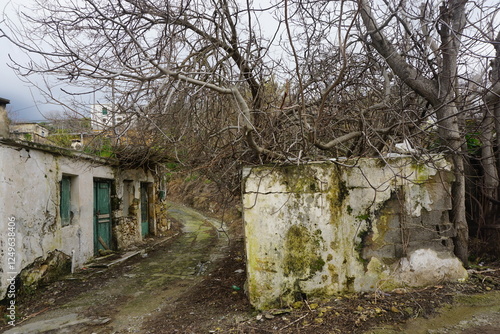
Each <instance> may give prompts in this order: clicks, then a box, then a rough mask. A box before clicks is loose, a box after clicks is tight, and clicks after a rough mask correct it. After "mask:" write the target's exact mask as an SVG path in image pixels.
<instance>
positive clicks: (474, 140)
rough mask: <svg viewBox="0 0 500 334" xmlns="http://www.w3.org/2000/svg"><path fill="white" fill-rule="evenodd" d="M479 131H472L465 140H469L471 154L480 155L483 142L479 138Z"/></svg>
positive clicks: (468, 146) (468, 148)
mask: <svg viewBox="0 0 500 334" xmlns="http://www.w3.org/2000/svg"><path fill="white" fill-rule="evenodd" d="M479 135H480V133H479V132H471V133H467V134H466V135H465V140H466V142H467V152H469V154H471V155H480V153H481V152H480V151H481V146H482V142H481V139H479Z"/></svg>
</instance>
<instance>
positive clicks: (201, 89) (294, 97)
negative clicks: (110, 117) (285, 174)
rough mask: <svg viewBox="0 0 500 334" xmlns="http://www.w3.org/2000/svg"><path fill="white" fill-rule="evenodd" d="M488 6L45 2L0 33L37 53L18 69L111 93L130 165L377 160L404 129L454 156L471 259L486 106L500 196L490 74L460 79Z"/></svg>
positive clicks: (461, 242) (477, 48)
mask: <svg viewBox="0 0 500 334" xmlns="http://www.w3.org/2000/svg"><path fill="white" fill-rule="evenodd" d="M485 1H486V0H485ZM375 4H377V6H375ZM440 4H441V3H440ZM485 4H486V2H485V3H481V4H479V3H477V4H476V3H474V4H473V3H471V4H470V5H469V7H468V1H467V0H447V1H444V2H443V3H442V4H441V5H438V1H427V2H424V3H423V4H422V5H419V4H413V3H410V2H408V1H405V0H402V1H393V0H383V1H380V2H370V1H369V0H356V1H354V0H337V1H327V0H320V1H314V2H304V1H296V0H284V1H282V2H278V3H277V4H274V5H270V6H269V7H266V8H261V7H259V6H258V5H257V4H254V3H253V2H252V1H246V2H239V1H236V0H211V1H187V0H176V1H160V0H146V1H144V0H140V1H139V0H118V1H109V0H105V1H97V0H81V1H66V0H56V1H50V2H46V1H39V2H38V3H37V6H36V7H37V8H36V11H35V12H28V11H26V12H23V13H20V15H21V17H22V22H23V25H22V26H20V27H16V26H15V25H13V24H9V25H8V26H9V27H10V28H9V30H6V29H1V31H0V34H1V36H3V37H7V38H9V39H10V40H11V41H12V42H13V43H15V44H17V45H18V46H19V47H21V48H23V49H24V50H25V51H26V52H27V53H28V54H30V55H32V56H33V62H31V63H29V64H21V63H15V64H14V66H15V67H16V68H17V69H18V71H19V72H20V73H21V74H23V75H29V74H33V73H41V74H50V75H52V76H55V77H56V78H57V79H58V80H59V81H60V82H64V83H65V84H66V85H68V84H72V85H74V87H76V88H74V89H73V90H70V88H69V86H68V87H65V88H64V90H65V91H67V92H68V93H69V94H70V95H72V96H74V97H79V96H82V95H83V94H85V93H95V92H97V93H99V92H100V91H106V90H107V91H108V92H109V93H108V94H107V96H106V97H102V98H101V99H107V100H108V102H111V103H112V104H113V105H116V106H117V108H116V109H121V110H127V111H131V112H133V113H134V115H135V116H134V117H137V118H138V119H139V125H138V127H137V128H136V129H135V130H134V131H132V132H130V131H129V132H128V137H129V139H130V138H132V139H130V140H128V141H125V140H122V144H123V145H122V148H126V149H124V150H122V151H121V152H119V154H121V155H122V156H123V157H124V159H125V160H127V159H128V158H127V156H128V157H129V158H130V157H133V158H134V159H135V158H137V154H139V157H140V159H139V160H141V161H147V160H150V159H152V157H155V158H154V159H153V160H156V161H160V160H161V159H163V161H164V160H172V161H178V162H182V163H186V164H192V165H200V164H202V165H210V166H212V167H214V168H213V170H214V171H218V172H220V173H219V174H218V175H219V176H218V177H220V178H224V177H225V176H226V177H227V173H226V170H227V169H225V168H221V166H223V165H231V166H238V165H239V164H242V163H260V162H269V161H287V160H288V161H299V162H300V161H301V160H306V159H317V158H324V157H332V156H347V157H349V156H382V155H384V154H385V153H387V152H388V151H390V150H392V149H393V146H394V143H395V142H400V141H402V140H403V139H406V140H407V141H410V142H411V143H412V144H413V145H414V146H415V147H418V148H419V151H420V152H423V151H428V152H437V151H440V152H446V153H449V154H451V155H452V157H453V163H454V167H455V178H456V182H455V183H454V186H453V194H452V195H453V213H452V220H453V222H454V225H455V228H456V231H457V238H456V240H455V241H456V254H457V255H458V256H459V257H460V259H461V260H462V261H464V263H466V262H467V240H468V225H467V220H466V212H465V207H466V205H465V184H466V175H465V168H466V167H467V165H466V161H467V150H466V149H465V146H466V140H465V133H464V131H465V130H466V127H465V123H466V122H465V117H466V116H467V115H472V114H473V113H474V112H473V110H472V109H474V108H475V109H478V110H479V109H480V106H481V105H482V106H483V108H482V110H483V114H484V116H485V117H483V119H484V122H482V123H481V124H482V125H481V126H482V127H483V130H481V132H482V134H483V136H484V139H483V144H484V145H483V148H482V149H483V158H482V160H481V161H482V163H483V166H484V171H485V175H488V177H486V176H485V177H484V182H483V185H484V187H483V188H484V189H485V190H486V189H490V190H489V191H488V192H484V194H487V195H488V196H489V197H491V198H492V201H491V203H495V201H497V200H498V159H499V156H498V154H499V153H498V152H499V150H498V145H499V143H498V136H496V134H497V133H498V131H499V126H498V110H499V109H500V108H498V107H497V106H498V105H499V102H498V98H497V97H498V95H499V94H498V93H499V92H500V88H498V87H500V86H499V85H498V83H497V81H498V76H495V75H492V80H493V81H492V83H491V85H489V86H488V87H489V88H490V89H489V91H490V93H489V94H486V95H485V94H483V93H484V91H483V89H486V88H487V87H486V86H487V85H486V84H484V83H483V84H481V83H476V85H475V87H476V88H475V90H473V91H470V90H466V89H465V88H464V87H465V86H464V83H466V82H467V81H471V80H472V77H473V76H472V75H470V74H469V73H468V72H467V70H466V69H468V68H473V67H474V66H475V65H476V59H481V57H484V51H483V50H482V49H481V45H482V44H488V45H490V43H493V44H494V45H497V44H495V43H497V42H494V41H493V38H492V37H488V36H489V35H488V34H487V33H484V31H494V30H495V29H497V27H496V26H495V25H494V23H493V21H491V20H490V19H491V18H493V17H494V13H495V12H496V11H497V10H498V9H497V8H496V7H498V6H496V5H492V6H489V7H488V6H486V5H485ZM270 23H272V24H271V25H270V26H267V25H269V24H270ZM485 24H486V25H487V27H486V28H487V29H485V26H484V25H485ZM264 25H266V26H265V27H264ZM270 27H271V28H270ZM481 31H483V33H482V34H481ZM492 41H493V42H492ZM374 51H376V52H374ZM483 60H484V58H483ZM479 63H481V62H480V60H479ZM483 63H484V62H483ZM494 64H496V63H494ZM495 69H496V70H498V66H497V67H495V66H493V72H492V73H494V72H495ZM476 72H477V71H476ZM476 75H477V73H476ZM110 88H112V89H110ZM47 92H48V95H49V96H53V95H52V94H51V92H53V90H51V89H49V90H47ZM483 95H485V98H484V101H486V104H485V103H483V102H482V101H483V100H482V99H481V98H482V96H483ZM54 97H55V96H54ZM471 106H473V107H471ZM476 114H477V113H476ZM488 115H489V116H490V118H488V117H486V116H488ZM429 120H431V123H432V122H435V124H430V125H429V124H428V122H429ZM434 125H435V126H437V127H438V131H437V132H438V133H437V137H436V138H434V137H433V136H435V135H436V134H435V133H433V132H432V131H431V130H430V129H431V128H432V127H433V126H434ZM125 128H126V127H125ZM120 131H122V130H120V126H119V125H118V126H117V128H116V131H115V136H116V137H118V138H122V139H123V138H125V137H124V136H122V134H123V133H124V132H123V131H124V130H123V131H122V132H120ZM495 136H496V142H495ZM132 144H134V145H135V146H134V145H132ZM130 152H134V155H132V156H130V155H128V154H130ZM141 154H142V155H141ZM158 159H159V160H158ZM128 160H133V159H128ZM231 161H233V162H231ZM490 167H491V168H490ZM495 170H496V173H495ZM233 175H235V173H233ZM490 176H491V178H490ZM495 180H496V181H495ZM495 182H496V183H495ZM491 203H490V204H491ZM489 210H490V211H491V210H492V209H491V208H490V209H489Z"/></svg>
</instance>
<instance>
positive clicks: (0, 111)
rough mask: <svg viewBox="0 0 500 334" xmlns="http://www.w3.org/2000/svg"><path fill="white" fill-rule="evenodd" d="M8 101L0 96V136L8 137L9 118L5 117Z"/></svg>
mask: <svg viewBox="0 0 500 334" xmlns="http://www.w3.org/2000/svg"><path fill="white" fill-rule="evenodd" d="M9 103H10V101H9V100H7V99H4V98H1V97H0V137H3V138H7V137H9V118H8V117H7V110H5V108H6V106H7V104H9Z"/></svg>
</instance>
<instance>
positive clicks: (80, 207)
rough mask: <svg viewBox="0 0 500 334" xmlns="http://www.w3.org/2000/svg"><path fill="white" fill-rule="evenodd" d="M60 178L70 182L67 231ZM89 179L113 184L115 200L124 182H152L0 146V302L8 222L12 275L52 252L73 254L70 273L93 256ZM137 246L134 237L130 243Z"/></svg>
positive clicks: (146, 176)
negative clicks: (12, 233) (12, 224)
mask: <svg viewBox="0 0 500 334" xmlns="http://www.w3.org/2000/svg"><path fill="white" fill-rule="evenodd" d="M63 174H66V175H70V176H72V187H71V188H72V193H71V197H72V200H71V203H72V208H71V210H72V211H73V213H74V216H73V220H72V222H71V224H70V225H67V226H61V220H60V216H59V205H60V204H59V203H60V190H59V182H60V180H61V178H62V175H63ZM117 174H119V175H117ZM121 174H124V175H121ZM95 178H101V179H109V180H115V186H116V190H117V195H118V196H119V197H121V196H122V195H123V189H122V188H123V180H124V179H132V180H133V182H134V183H135V184H136V189H139V188H138V185H139V184H140V182H141V181H142V182H153V177H152V175H151V174H150V173H144V171H141V170H131V171H127V172H126V173H120V172H117V169H116V168H112V167H110V166H107V165H102V164H99V163H97V161H92V160H84V159H79V158H75V157H69V156H65V155H59V154H54V153H48V152H45V151H42V150H38V149H34V148H33V147H22V146H17V145H16V146H15V147H14V146H9V145H3V144H2V145H0V236H1V239H0V257H1V259H2V266H0V276H1V277H0V284H1V285H0V296H3V295H4V293H5V289H6V287H7V278H8V277H9V274H8V272H9V270H7V269H8V268H7V264H6V262H7V236H8V219H9V218H10V217H15V220H16V246H15V249H16V268H15V271H14V272H16V273H19V272H20V271H21V270H22V269H23V268H24V267H26V266H27V265H29V264H30V263H32V262H33V260H35V259H36V258H38V257H40V256H43V257H45V256H46V255H47V253H48V252H50V251H53V250H55V249H58V250H60V251H62V252H64V253H66V254H67V255H69V256H71V255H72V253H73V252H74V257H75V258H74V261H75V262H74V263H75V265H76V267H81V266H82V265H83V264H84V263H85V262H86V261H88V260H89V259H90V258H91V257H93V256H94V217H93V211H94V210H93V205H94V203H93V201H94V189H93V181H94V179H95ZM136 196H138V193H137V194H136ZM117 211H120V210H117ZM139 214H140V213H139ZM140 240H141V239H140V235H138V238H137V240H136V241H140Z"/></svg>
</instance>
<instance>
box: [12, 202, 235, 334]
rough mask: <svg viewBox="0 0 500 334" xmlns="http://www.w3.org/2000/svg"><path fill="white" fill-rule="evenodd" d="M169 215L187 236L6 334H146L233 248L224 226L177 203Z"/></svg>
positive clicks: (170, 207) (171, 207) (171, 206)
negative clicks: (157, 316) (163, 312)
mask: <svg viewBox="0 0 500 334" xmlns="http://www.w3.org/2000/svg"><path fill="white" fill-rule="evenodd" d="M169 214H170V216H171V217H172V218H174V219H176V220H177V221H179V222H181V223H182V225H183V233H182V235H180V236H178V237H176V238H175V240H173V241H172V242H171V243H170V244H169V246H168V247H164V248H162V249H161V250H157V251H153V252H151V253H150V254H148V255H146V254H144V255H138V256H143V258H142V259H141V260H140V261H133V262H134V263H133V264H132V265H127V261H125V262H124V263H122V264H120V266H124V269H125V270H121V271H120V273H121V275H117V276H116V277H114V278H112V279H110V280H106V281H105V282H103V284H102V285H97V286H98V287H97V288H95V289H93V290H92V291H85V292H83V293H81V294H79V295H76V296H74V298H73V299H72V300H71V301H70V302H68V303H66V304H63V305H54V308H53V309H51V310H50V311H47V312H45V313H43V314H40V315H39V316H36V317H34V318H32V319H30V320H29V321H26V322H24V323H22V324H21V325H18V326H16V327H14V328H11V329H10V330H8V331H7V332H5V333H8V334H13V333H20V334H21V333H22V334H32V333H33V334H34V333H72V334H78V333H86V334H87V333H140V332H141V327H142V324H143V323H144V322H145V321H147V320H148V319H150V318H151V317H154V316H155V314H156V313H159V311H160V310H161V309H163V308H164V307H166V306H168V304H169V303H172V302H173V301H175V300H176V299H177V298H179V297H180V296H181V295H182V294H183V293H184V292H186V291H187V290H189V289H190V288H192V287H193V286H194V285H195V284H196V283H198V282H200V281H201V280H202V278H203V274H204V272H205V271H206V270H207V269H208V268H209V266H210V264H211V263H213V262H215V260H217V258H218V257H220V256H223V255H224V252H225V250H226V249H227V247H226V246H227V244H228V241H227V237H226V235H225V234H224V233H223V229H222V228H221V227H222V226H220V223H219V222H217V221H215V220H212V219H209V218H207V217H205V216H203V215H201V214H200V213H198V212H196V211H194V210H192V209H189V208H186V207H184V206H182V205H179V204H174V203H169ZM106 270H114V267H111V268H109V269H106Z"/></svg>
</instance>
